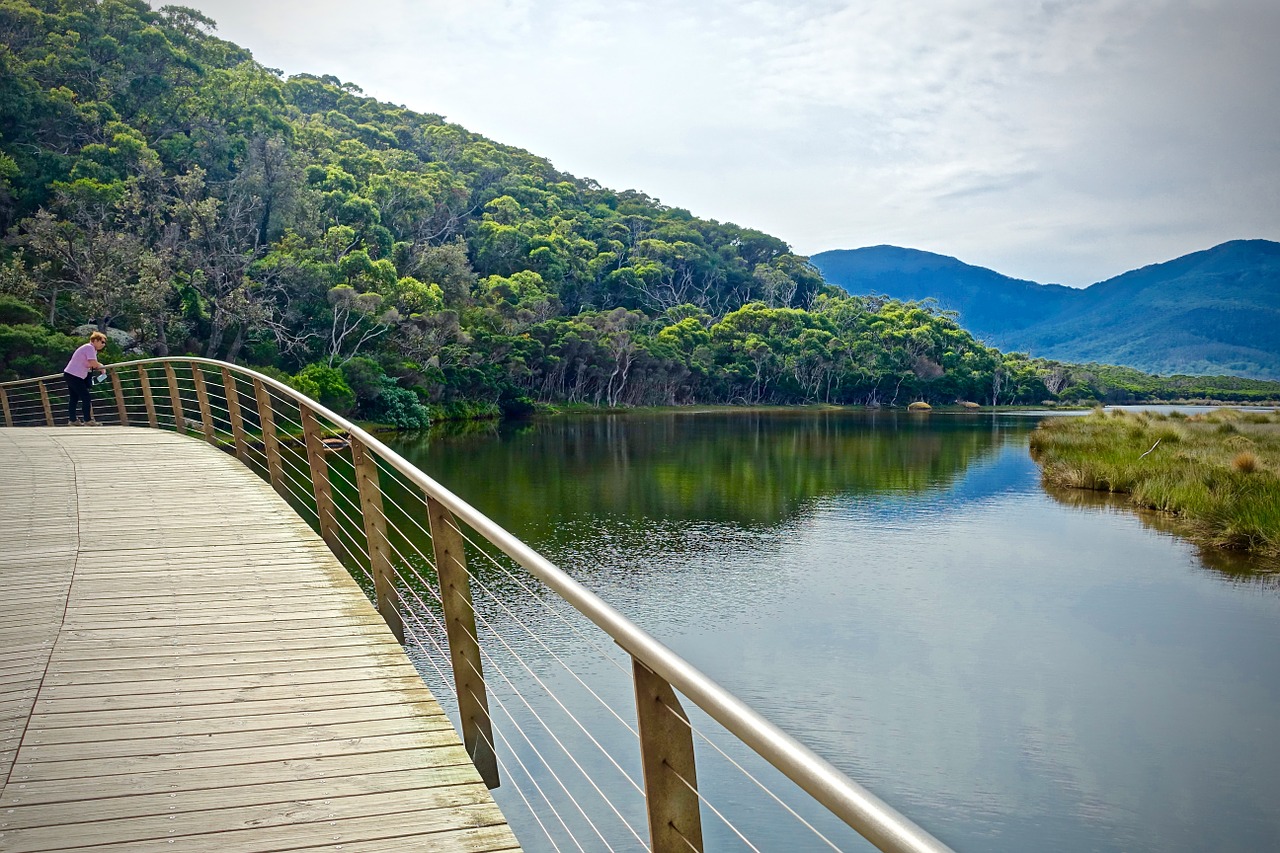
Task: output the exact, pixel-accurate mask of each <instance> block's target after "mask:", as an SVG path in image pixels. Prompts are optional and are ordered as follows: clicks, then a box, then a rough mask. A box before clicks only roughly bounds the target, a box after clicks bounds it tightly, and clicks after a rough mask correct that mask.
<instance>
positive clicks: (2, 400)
mask: <svg viewBox="0 0 1280 853" xmlns="http://www.w3.org/2000/svg"><path fill="white" fill-rule="evenodd" d="M0 408H3V409H4V425H5V426H7V427H11V426H13V412H12V411H10V410H9V393H8V392H7V391H5V390H4V389H3V388H0Z"/></svg>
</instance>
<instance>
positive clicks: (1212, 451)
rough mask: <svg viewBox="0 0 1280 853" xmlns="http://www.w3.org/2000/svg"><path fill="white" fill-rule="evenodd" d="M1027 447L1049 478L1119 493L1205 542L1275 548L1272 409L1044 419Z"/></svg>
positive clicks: (1277, 449)
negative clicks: (1176, 519) (1177, 520)
mask: <svg viewBox="0 0 1280 853" xmlns="http://www.w3.org/2000/svg"><path fill="white" fill-rule="evenodd" d="M1031 449H1032V453H1033V454H1034V455H1035V457H1036V459H1037V460H1038V461H1039V462H1040V464H1041V465H1042V466H1043V468H1044V477H1045V480H1046V481H1048V482H1050V483H1052V484H1054V485H1059V486H1067V487H1072V488H1081V489H1097V490H1101V491H1108V492H1120V493H1125V494H1127V495H1129V497H1130V500H1131V501H1132V502H1133V503H1134V504H1136V505H1138V506H1142V507H1149V508H1151V509H1157V510H1163V511H1166V512H1172V513H1177V514H1178V515H1179V516H1181V517H1182V519H1183V520H1184V521H1185V522H1186V526H1187V530H1188V532H1190V533H1191V534H1192V535H1193V536H1194V538H1196V539H1197V540H1198V541H1200V542H1202V543H1204V544H1207V545H1214V546H1218V547H1224V548H1240V549H1246V550H1250V551H1255V552H1257V553H1259V554H1263V555H1265V556H1270V557H1280V413H1275V414H1267V413H1261V412H1253V413H1247V414H1245V413H1241V412H1238V411H1234V410H1230V409H1226V410H1222V411H1218V412H1215V413H1212V414H1208V415H1197V416H1193V417H1189V418H1188V417H1176V416H1167V415H1151V414H1148V413H1146V412H1142V413H1138V414H1127V413H1125V412H1123V411H1119V410H1117V411H1115V412H1112V413H1111V414H1110V415H1106V414H1103V413H1102V412H1098V413H1096V414H1093V415H1089V416H1087V417H1082V418H1052V419H1049V420H1046V421H1044V422H1043V423H1041V424H1040V427H1039V428H1038V429H1037V430H1036V432H1035V433H1033V434H1032V436H1031Z"/></svg>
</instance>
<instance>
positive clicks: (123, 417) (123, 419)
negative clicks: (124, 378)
mask: <svg viewBox="0 0 1280 853" xmlns="http://www.w3.org/2000/svg"><path fill="white" fill-rule="evenodd" d="M111 391H112V393H113V394H115V398H116V415H117V417H119V418H120V425H121V426H128V425H129V409H128V407H127V406H125V404H124V387H123V386H122V385H121V384H120V371H118V370H112V371H111Z"/></svg>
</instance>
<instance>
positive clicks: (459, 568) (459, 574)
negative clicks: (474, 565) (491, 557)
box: [427, 495, 502, 788]
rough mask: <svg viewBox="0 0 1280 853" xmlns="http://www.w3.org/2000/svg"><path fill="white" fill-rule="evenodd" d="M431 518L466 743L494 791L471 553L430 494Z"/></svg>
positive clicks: (490, 729)
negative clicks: (472, 595) (469, 555)
mask: <svg viewBox="0 0 1280 853" xmlns="http://www.w3.org/2000/svg"><path fill="white" fill-rule="evenodd" d="M427 518H428V521H429V523H430V526H431V545H432V547H433V549H434V551H435V558H436V574H437V575H438V576H439V578H440V603H441V604H442V605H443V606H444V622H445V630H446V632H447V634H448V637H449V657H450V659H451V660H452V662H453V681H454V685H455V688H456V690H455V692H456V694H457V697H458V716H459V717H460V718H461V721H462V742H463V745H464V746H466V748H467V754H468V755H470V756H471V763H472V764H474V765H475V766H476V769H477V770H479V771H480V778H482V779H484V783H485V784H486V785H488V786H489V787H490V788H496V787H498V786H499V785H500V784H502V783H501V780H500V779H499V778H498V756H497V753H496V752H495V750H494V744H493V722H492V720H491V719H490V717H489V697H488V694H487V693H486V692H485V684H484V671H483V668H482V666H481V661H480V638H479V635H478V634H477V633H476V611H475V607H474V605H473V604H472V601H471V580H470V577H469V576H468V574H467V554H466V551H465V550H464V549H463V542H462V536H461V534H459V532H458V520H457V519H456V518H454V516H453V513H451V512H449V510H448V509H446V508H445V506H444V504H442V503H440V502H439V501H437V500H436V499H435V498H433V497H431V496H430V495H427Z"/></svg>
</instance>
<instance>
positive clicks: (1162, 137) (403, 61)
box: [155, 0, 1280, 286]
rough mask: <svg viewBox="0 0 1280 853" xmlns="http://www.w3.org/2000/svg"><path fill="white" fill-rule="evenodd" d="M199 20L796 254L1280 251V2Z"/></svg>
mask: <svg viewBox="0 0 1280 853" xmlns="http://www.w3.org/2000/svg"><path fill="white" fill-rule="evenodd" d="M182 2H184V3H185V4H186V5H191V6H194V7H196V8H198V9H200V10H201V11H202V12H204V13H205V14H207V15H209V16H210V17H212V18H214V19H215V20H216V21H217V22H218V25H219V27H218V33H219V35H221V36H222V37H223V38H226V39H229V40H231V41H234V42H236V43H238V44H240V45H242V46H244V47H247V48H249V49H250V50H251V51H253V54H254V56H255V57H256V58H257V59H258V61H259V62H261V63H263V64H264V65H267V66H271V67H275V68H280V69H282V70H283V71H284V72H285V73H286V74H294V73H298V72H308V73H314V74H333V75H335V76H337V77H339V78H341V79H342V80H344V81H347V82H353V83H356V84H357V85H359V86H360V87H361V88H363V89H364V91H365V93H366V94H368V95H371V96H374V97H377V98H379V99H382V100H386V101H391V102H394V103H397V104H403V105H405V106H407V107H409V108H411V109H414V110H418V111H421V112H432V113H439V114H441V115H444V116H445V117H446V118H447V119H448V120H450V121H452V122H456V123H458V124H461V125H462V126H464V127H466V128H468V129H470V130H473V131H476V132H479V133H482V134H484V135H485V136H488V137H490V138H492V139H494V140H496V141H498V142H502V143H505V144H509V145H515V146H518V147H520V148H524V149H527V150H529V151H531V152H533V153H535V154H538V155H541V156H544V157H546V158H548V159H550V160H551V162H552V163H554V164H555V166H556V167H557V168H558V169H561V170H562V171H566V172H569V173H571V174H574V175H577V176H579V177H591V178H595V179H596V180H597V181H599V182H600V183H601V184H603V185H605V186H608V187H612V188H614V189H628V188H634V189H638V190H642V191H644V192H646V193H648V194H649V195H652V196H655V197H657V198H659V199H661V200H662V201H663V202H664V203H665V204H669V205H673V206H677V207H684V208H687V209H689V210H690V211H692V212H693V213H694V214H695V215H698V216H703V217H709V218H713V219H718V220H721V221H730V222H735V223H737V224H739V225H744V226H750V227H753V228H758V229H760V230H762V231H766V232H768V233H771V234H774V235H776V236H778V237H780V238H782V239H784V240H786V241H787V242H788V243H790V244H791V245H792V246H793V247H794V248H795V250H796V251H797V252H800V253H801V254H814V253H817V252H820V251H823V250H825V249H839V248H857V247H860V246H870V245H876V244H879V243H891V244H894V245H899V246H909V247H912V248H917V249H925V250H928V251H932V252H939V253H942V254H946V255H954V256H956V257H958V258H960V259H961V260H963V261H966V262H968V263H973V264H978V265H981V266H986V267H991V268H992V269H995V270H997V271H999V272H1002V273H1004V274H1006V275H1011V276H1014V277H1018V278H1027V279H1032V280H1034V281H1040V282H1061V283H1063V284H1071V285H1077V286H1083V285H1087V284H1090V283H1092V282H1095V281H1099V280H1102V279H1105V278H1109V277H1111V276H1113V275H1117V274H1119V273H1121V272H1124V271H1126V270H1129V269H1132V268H1135V267H1139V266H1143V265H1146V264H1149V263H1157V262H1160V261H1165V260H1169V259H1171V258H1174V257H1177V256H1179V255H1183V254H1186V253H1188V252H1192V251H1197V250H1200V249H1206V248H1208V247H1210V246H1212V245H1215V244H1217V243H1220V242H1222V241H1224V240H1230V239H1236V238H1253V237H1263V238H1267V239H1272V240H1277V239H1280V102H1278V101H1277V99H1276V93H1277V87H1278V86H1280V47H1278V45H1280V0H950V2H949V1H948V0H854V2H838V0H736V2H728V0H635V1H634V2H633V0H542V2H534V0H359V2H352V0H306V2H301V1H300V0H182ZM155 5H156V6H159V5H161V4H160V3H159V2H156V3H155Z"/></svg>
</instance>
